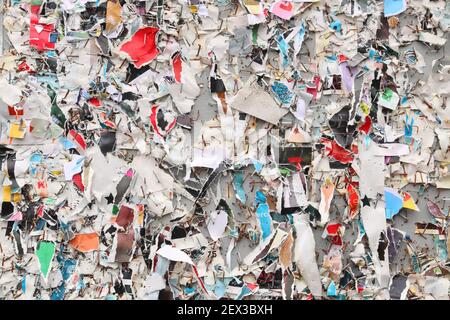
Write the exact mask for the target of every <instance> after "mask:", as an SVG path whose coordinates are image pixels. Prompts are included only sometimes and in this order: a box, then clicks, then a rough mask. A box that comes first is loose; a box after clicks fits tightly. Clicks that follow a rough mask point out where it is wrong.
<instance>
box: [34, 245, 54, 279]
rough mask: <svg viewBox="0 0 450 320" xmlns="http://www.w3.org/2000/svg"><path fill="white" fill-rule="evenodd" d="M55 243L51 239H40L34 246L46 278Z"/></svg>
mask: <svg viewBox="0 0 450 320" xmlns="http://www.w3.org/2000/svg"><path fill="white" fill-rule="evenodd" d="M55 247H56V245H55V243H53V242H51V241H41V242H39V243H38V245H37V247H36V256H37V257H38V260H39V264H40V266H41V272H42V275H43V276H44V278H47V276H48V272H49V271H50V265H51V263H52V260H53V256H54V255H55Z"/></svg>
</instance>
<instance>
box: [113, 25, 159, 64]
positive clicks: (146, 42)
mask: <svg viewBox="0 0 450 320" xmlns="http://www.w3.org/2000/svg"><path fill="white" fill-rule="evenodd" d="M158 31H159V29H158V28H153V27H145V28H142V29H139V30H138V31H137V32H136V33H135V34H134V35H133V36H132V37H131V39H130V40H128V41H127V42H125V43H124V44H122V46H121V47H120V51H122V52H125V53H126V54H127V55H128V56H129V57H130V59H131V61H132V63H133V64H134V66H135V67H136V68H140V67H142V66H143V65H145V64H148V63H149V62H150V61H152V60H153V59H155V57H156V56H157V55H158V54H159V50H158V48H157V47H156V34H157V33H158Z"/></svg>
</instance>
